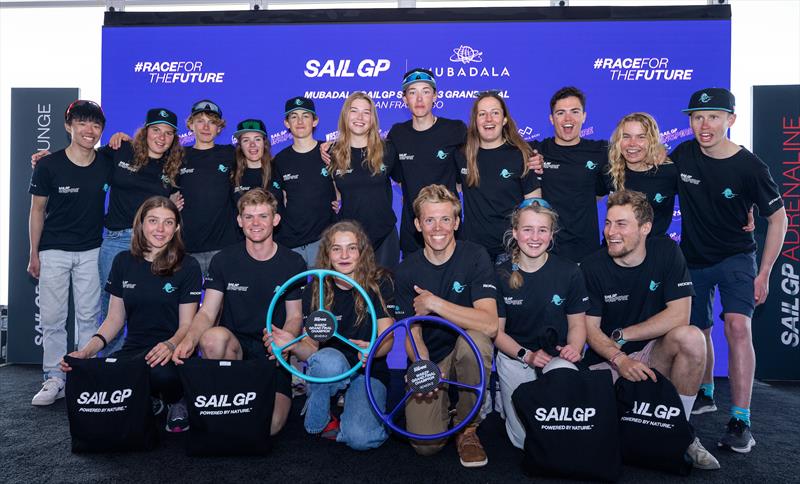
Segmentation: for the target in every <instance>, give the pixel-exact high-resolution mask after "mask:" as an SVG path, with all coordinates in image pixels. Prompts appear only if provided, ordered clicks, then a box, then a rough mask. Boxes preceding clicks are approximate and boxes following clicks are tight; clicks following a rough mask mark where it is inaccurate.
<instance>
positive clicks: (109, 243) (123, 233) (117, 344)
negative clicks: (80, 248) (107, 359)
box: [97, 229, 132, 355]
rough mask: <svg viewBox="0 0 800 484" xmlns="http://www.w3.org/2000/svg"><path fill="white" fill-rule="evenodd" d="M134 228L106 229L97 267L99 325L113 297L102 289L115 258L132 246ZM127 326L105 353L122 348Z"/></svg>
mask: <svg viewBox="0 0 800 484" xmlns="http://www.w3.org/2000/svg"><path fill="white" fill-rule="evenodd" d="M131 234H132V229H122V230H106V233H105V236H104V237H103V244H102V245H101V246H100V255H99V256H98V258H97V268H98V270H99V271H100V289H101V291H100V318H99V321H98V322H97V327H100V325H101V324H103V321H104V320H105V319H106V314H108V300H109V298H110V297H111V295H110V294H109V293H107V292H106V291H103V290H102V289H103V288H104V287H105V286H106V282H107V281H108V275H109V274H110V273H111V265H112V264H113V263H114V258H115V257H116V256H117V254H119V253H120V252H125V251H126V250H130V248H131V238H132V235H131ZM126 330H127V327H125V326H123V328H122V330H121V331H120V332H119V333H117V335H116V336H115V337H114V339H112V340H111V341H109V342H108V345H107V346H106V347H105V348H104V349H103V351H102V354H103V355H110V354H112V353H115V352H117V351H119V350H121V349H122V344H123V343H124V342H125V334H126V333H127V331H126Z"/></svg>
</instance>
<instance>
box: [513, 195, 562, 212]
mask: <svg viewBox="0 0 800 484" xmlns="http://www.w3.org/2000/svg"><path fill="white" fill-rule="evenodd" d="M531 205H539V206H540V207H542V208H546V209H548V210H553V206H552V205H550V202H548V201H547V200H545V199H544V198H536V197H534V198H526V199H525V200H523V201H522V203H520V204H519V206H517V210H520V209H522V208H525V207H530V206H531Z"/></svg>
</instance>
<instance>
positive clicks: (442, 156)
mask: <svg viewBox="0 0 800 484" xmlns="http://www.w3.org/2000/svg"><path fill="white" fill-rule="evenodd" d="M436 157H437V158H439V159H440V160H443V159H445V158H447V153H445V152H444V151H443V150H439V151H437V152H436Z"/></svg>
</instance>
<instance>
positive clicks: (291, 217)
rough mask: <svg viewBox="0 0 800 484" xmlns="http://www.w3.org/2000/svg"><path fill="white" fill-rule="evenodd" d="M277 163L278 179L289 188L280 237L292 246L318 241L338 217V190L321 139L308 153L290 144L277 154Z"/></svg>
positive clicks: (287, 189) (284, 188)
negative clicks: (335, 207)
mask: <svg viewBox="0 0 800 484" xmlns="http://www.w3.org/2000/svg"><path fill="white" fill-rule="evenodd" d="M274 163H275V165H274V166H275V179H276V180H278V181H279V182H280V185H281V188H283V190H284V191H285V192H286V209H285V212H284V216H283V218H282V219H281V229H280V231H279V233H278V234H276V239H277V241H278V242H280V243H281V244H283V245H285V246H286V247H289V248H295V247H299V246H301V245H305V244H310V243H312V242H316V241H317V240H319V238H320V236H321V235H322V231H323V230H325V228H326V227H327V226H328V225H330V224H331V223H332V222H333V221H334V220H335V217H336V214H335V212H334V211H333V208H332V207H331V202H333V201H334V200H336V192H335V191H334V189H333V183H332V182H331V178H330V176H328V168H327V166H326V165H325V163H324V162H323V161H322V156H321V155H320V151H319V143H317V145H316V146H315V147H314V149H313V150H311V151H309V152H307V153H298V152H297V151H295V150H294V148H293V147H292V146H289V147H287V148H285V149H283V150H282V151H281V152H280V153H278V154H277V156H275V160H274Z"/></svg>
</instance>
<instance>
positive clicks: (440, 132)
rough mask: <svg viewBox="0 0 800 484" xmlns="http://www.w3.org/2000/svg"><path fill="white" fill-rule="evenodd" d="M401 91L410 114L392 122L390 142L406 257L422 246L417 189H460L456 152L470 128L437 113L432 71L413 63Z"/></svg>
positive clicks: (402, 244)
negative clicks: (400, 193)
mask: <svg viewBox="0 0 800 484" xmlns="http://www.w3.org/2000/svg"><path fill="white" fill-rule="evenodd" d="M402 90H403V100H404V101H405V103H406V106H408V110H409V111H410V112H411V119H410V120H408V121H405V122H403V123H397V124H395V125H394V126H392V128H391V129H390V130H389V135H388V136H387V142H388V143H391V144H392V146H393V147H394V152H395V153H396V156H397V158H396V160H394V161H395V163H394V167H393V169H392V173H391V175H392V178H393V179H394V180H395V181H397V182H398V183H401V185H402V191H403V212H402V216H401V218H400V248H401V249H402V251H403V254H404V257H406V256H408V255H409V254H411V253H412V252H416V251H417V250H419V249H421V248H422V247H423V245H424V244H423V242H422V239H421V238H420V236H419V234H418V233H417V231H416V229H415V228H414V209H413V204H414V200H415V199H416V198H417V194H418V193H419V191H420V190H421V189H422V188H423V187H426V186H428V185H430V184H441V185H444V186H445V187H446V188H447V189H448V190H450V191H451V192H452V193H456V183H457V182H458V181H457V179H456V177H457V167H456V164H455V160H454V155H453V154H454V152H455V151H456V149H457V148H458V147H460V146H461V145H463V144H464V138H465V135H466V131H467V128H466V126H465V125H464V123H463V121H458V120H453V119H446V118H441V117H439V116H435V115H434V114H433V106H434V104H435V103H436V94H437V91H436V79H435V78H434V76H433V73H432V72H431V71H429V70H427V69H422V68H415V69H411V70H410V71H408V72H406V73H405V74H403V84H402Z"/></svg>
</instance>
